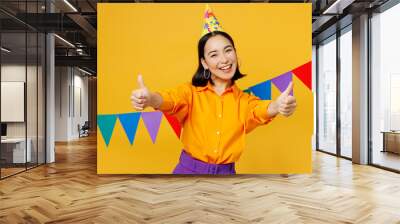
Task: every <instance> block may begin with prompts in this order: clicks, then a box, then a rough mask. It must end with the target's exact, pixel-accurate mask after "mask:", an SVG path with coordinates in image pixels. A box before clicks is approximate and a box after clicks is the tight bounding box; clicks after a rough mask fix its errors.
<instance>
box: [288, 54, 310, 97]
mask: <svg viewBox="0 0 400 224" xmlns="http://www.w3.org/2000/svg"><path fill="white" fill-rule="evenodd" d="M292 72H293V73H294V74H295V75H296V76H297V78H299V79H300V80H301V81H302V82H303V83H304V84H305V85H306V86H307V87H308V88H309V89H310V90H311V88H312V87H311V85H312V84H311V82H312V81H311V80H312V79H311V61H309V62H307V63H305V64H304V65H302V66H300V67H297V68H295V69H294V70H293V71H292Z"/></svg>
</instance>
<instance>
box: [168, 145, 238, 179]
mask: <svg viewBox="0 0 400 224" xmlns="http://www.w3.org/2000/svg"><path fill="white" fill-rule="evenodd" d="M173 174H223V175H228V174H236V171H235V163H228V164H212V163H206V162H203V161H200V160H197V159H195V158H193V157H191V156H190V155H189V154H187V153H186V152H185V150H182V153H181V156H180V158H179V163H178V165H176V167H175V169H174V171H173Z"/></svg>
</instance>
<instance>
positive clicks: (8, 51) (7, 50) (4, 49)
mask: <svg viewBox="0 0 400 224" xmlns="http://www.w3.org/2000/svg"><path fill="white" fill-rule="evenodd" d="M1 50H2V51H4V52H6V53H10V52H11V50H9V49H7V48H5V47H1Z"/></svg>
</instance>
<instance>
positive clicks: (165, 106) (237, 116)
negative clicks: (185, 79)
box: [158, 83, 272, 164]
mask: <svg viewBox="0 0 400 224" xmlns="http://www.w3.org/2000/svg"><path fill="white" fill-rule="evenodd" d="M158 93H159V94H160V95H161V97H162V98H163V103H162V104H161V105H160V107H159V108H158V109H159V110H161V111H163V112H166V113H168V114H170V115H174V116H175V117H176V118H177V119H178V120H179V121H180V123H181V125H182V127H183V130H182V134H181V141H182V142H183V145H184V149H185V151H186V152H187V153H188V154H189V155H191V156H192V157H193V158H195V159H198V160H201V161H204V162H207V163H215V164H226V163H232V162H236V161H237V160H238V159H239V157H240V155H241V154H242V151H243V149H244V148H245V134H246V133H248V132H250V131H251V130H253V129H254V128H255V127H257V126H258V125H261V124H266V123H268V122H269V121H271V120H272V118H271V117H269V116H268V113H267V108H268V105H269V103H270V101H269V100H260V99H259V98H258V97H256V96H253V95H250V94H247V93H245V92H243V91H242V90H240V89H239V88H238V87H237V86H236V84H234V85H232V86H231V87H229V88H227V89H226V90H225V92H224V93H223V94H222V95H221V96H219V95H218V94H216V93H215V92H214V90H213V89H212V86H211V84H210V83H208V85H207V86H204V87H196V86H193V85H191V84H190V83H187V84H183V85H181V86H179V87H178V88H176V89H171V90H167V91H158Z"/></svg>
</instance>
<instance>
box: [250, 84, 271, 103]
mask: <svg viewBox="0 0 400 224" xmlns="http://www.w3.org/2000/svg"><path fill="white" fill-rule="evenodd" d="M249 89H250V90H251V92H252V93H253V94H254V95H256V96H258V97H259V98H260V99H262V100H270V99H271V80H267V81H265V82H262V83H260V84H257V85H255V86H252V87H250V88H249Z"/></svg>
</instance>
